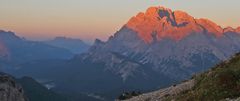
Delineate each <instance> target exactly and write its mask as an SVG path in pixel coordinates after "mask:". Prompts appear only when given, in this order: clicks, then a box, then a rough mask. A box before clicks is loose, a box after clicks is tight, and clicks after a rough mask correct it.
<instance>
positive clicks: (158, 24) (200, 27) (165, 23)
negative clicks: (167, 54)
mask: <svg viewBox="0 0 240 101" xmlns="http://www.w3.org/2000/svg"><path fill="white" fill-rule="evenodd" d="M125 26H126V27H128V28H130V29H132V30H133V31H135V32H137V33H138V36H139V37H140V38H141V39H143V40H144V41H145V42H146V43H151V42H153V37H152V34H153V33H156V35H157V39H158V40H161V39H162V38H165V37H168V38H170V39H173V40H181V39H182V38H184V37H185V36H187V35H189V34H192V33H209V34H214V35H215V36H217V37H220V36H222V35H223V33H224V31H223V29H222V28H221V27H220V26H219V25H217V24H216V23H214V22H212V21H210V20H208V19H195V18H194V17H192V16H191V15H189V14H188V13H186V12H183V11H178V10H177V11H172V10H171V9H168V8H164V7H150V8H148V9H147V10H146V12H145V13H143V12H140V13H138V14H137V15H136V16H134V17H132V18H131V19H130V20H129V21H128V23H127V24H126V25H125Z"/></svg>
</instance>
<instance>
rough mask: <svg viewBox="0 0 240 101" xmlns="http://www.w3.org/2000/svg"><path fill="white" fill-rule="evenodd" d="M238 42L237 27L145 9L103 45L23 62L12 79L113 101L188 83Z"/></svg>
mask: <svg viewBox="0 0 240 101" xmlns="http://www.w3.org/2000/svg"><path fill="white" fill-rule="evenodd" d="M239 43H240V27H238V28H236V29H234V28H231V27H227V28H222V27H220V26H218V25H217V24H215V23H214V22H212V21H210V20H208V19H202V18H200V19H197V18H194V17H192V16H191V15H189V14H187V13H186V12H183V11H172V10H171V9H168V8H165V7H150V8H148V9H147V10H146V12H141V13H139V14H137V15H136V16H134V17H132V18H131V19H130V20H129V21H128V22H127V23H126V24H125V25H123V27H122V28H121V29H120V30H119V31H117V32H116V33H115V34H114V35H113V36H110V37H109V39H108V40H107V41H106V42H104V41H101V40H99V39H96V40H95V43H94V44H93V45H92V46H91V47H90V48H89V50H88V51H86V52H85V53H82V54H79V55H75V56H74V57H73V58H71V59H69V60H55V61H48V60H44V61H35V62H29V63H24V64H21V65H19V66H21V67H22V68H21V69H19V70H17V71H15V72H14V75H17V76H32V77H34V78H35V79H48V80H50V81H53V82H54V83H55V85H56V86H55V87H54V88H52V89H53V90H55V91H59V92H63V91H64V92H65V93H72V92H74V93H85V94H91V95H92V94H94V95H98V96H101V97H103V98H101V99H104V100H112V99H113V98H115V97H116V96H117V95H119V94H120V93H121V92H123V91H127V90H141V91H148V90H153V89H157V88H162V87H166V86H169V85H171V84H175V83H178V82H180V81H182V80H186V79H189V78H190V77H191V76H192V75H193V74H195V73H198V72H203V71H206V70H208V69H209V68H211V67H212V66H214V65H216V64H217V63H219V62H221V61H223V60H226V59H228V58H229V57H230V56H231V55H233V54H234V53H237V52H239V51H240V45H239ZM3 51H4V48H3ZM50 69H51V70H54V71H50ZM98 98H99V97H98Z"/></svg>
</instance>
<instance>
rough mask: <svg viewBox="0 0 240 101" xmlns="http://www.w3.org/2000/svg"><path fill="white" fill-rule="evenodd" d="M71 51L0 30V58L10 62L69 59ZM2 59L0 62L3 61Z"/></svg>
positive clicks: (71, 55)
mask: <svg viewBox="0 0 240 101" xmlns="http://www.w3.org/2000/svg"><path fill="white" fill-rule="evenodd" d="M71 57H73V53H72V52H70V51H68V50H67V49H64V48H59V47H54V46H51V45H47V44H45V43H42V42H36V41H29V40H26V39H24V38H21V37H18V36H16V35H15V33H13V32H6V31H3V30H1V31H0V59H1V60H3V61H4V62H9V63H11V64H17V63H23V62H28V61H32V60H41V59H69V58H71ZM3 61H2V62H3Z"/></svg>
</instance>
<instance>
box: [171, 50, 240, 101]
mask: <svg viewBox="0 0 240 101" xmlns="http://www.w3.org/2000/svg"><path fill="white" fill-rule="evenodd" d="M193 79H195V80H196V84H195V86H194V88H193V89H191V90H189V91H185V92H182V93H181V94H180V95H177V96H173V97H168V98H167V100H171V99H175V100H176V101H193V100H194V101H218V100H221V99H225V98H236V97H239V96H240V53H239V54H236V55H235V56H234V57H233V58H232V59H231V60H229V61H224V62H222V63H220V64H218V65H217V66H216V67H214V68H212V69H211V70H209V71H208V72H205V73H202V74H200V75H196V76H194V77H193Z"/></svg>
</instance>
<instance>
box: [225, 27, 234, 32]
mask: <svg viewBox="0 0 240 101" xmlns="http://www.w3.org/2000/svg"><path fill="white" fill-rule="evenodd" d="M223 32H224V33H227V32H235V29H234V28H232V27H226V28H224V29H223Z"/></svg>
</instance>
